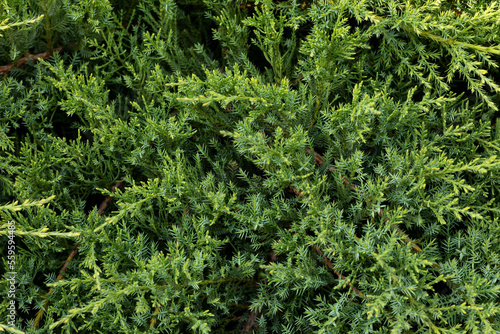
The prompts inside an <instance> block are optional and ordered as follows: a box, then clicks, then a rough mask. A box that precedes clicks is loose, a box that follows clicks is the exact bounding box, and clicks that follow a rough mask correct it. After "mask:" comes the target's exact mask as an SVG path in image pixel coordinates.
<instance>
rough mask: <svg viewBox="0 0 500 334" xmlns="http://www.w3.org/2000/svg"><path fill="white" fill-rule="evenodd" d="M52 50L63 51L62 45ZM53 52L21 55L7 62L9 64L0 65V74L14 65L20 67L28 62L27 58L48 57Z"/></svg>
mask: <svg viewBox="0 0 500 334" xmlns="http://www.w3.org/2000/svg"><path fill="white" fill-rule="evenodd" d="M53 52H59V53H62V52H64V48H63V47H62V46H59V47H57V48H55V49H54V50H53ZM53 52H42V53H36V54H27V55H26V56H25V57H22V58H21V59H19V60H18V61H16V62H15V63H12V64H9V65H4V66H0V74H6V73H9V71H10V70H11V69H13V68H14V67H21V66H23V65H24V64H26V63H27V62H28V60H31V61H38V60H39V59H48V58H50V57H51V56H52V54H53Z"/></svg>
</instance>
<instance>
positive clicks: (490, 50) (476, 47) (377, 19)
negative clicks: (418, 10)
mask: <svg viewBox="0 0 500 334" xmlns="http://www.w3.org/2000/svg"><path fill="white" fill-rule="evenodd" d="M369 18H370V19H371V20H372V21H373V22H375V23H380V21H382V20H383V19H384V17H382V16H379V15H375V14H373V15H370V16H369ZM402 28H403V30H405V31H406V32H409V33H413V34H416V35H422V36H424V37H427V38H429V39H432V40H433V41H436V42H439V43H444V44H449V45H456V46H461V47H467V48H470V49H474V50H477V51H482V52H487V53H493V54H497V55H500V49H498V48H493V47H486V46H481V45H475V44H469V43H463V42H459V41H456V40H454V39H451V38H443V37H441V36H437V35H434V34H432V33H430V32H428V31H418V30H415V29H413V28H411V27H408V26H406V25H402Z"/></svg>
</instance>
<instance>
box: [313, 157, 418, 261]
mask: <svg viewBox="0 0 500 334" xmlns="http://www.w3.org/2000/svg"><path fill="white" fill-rule="evenodd" d="M306 151H307V153H308V154H309V155H310V154H311V149H310V148H309V147H306ZM313 152H314V150H313ZM314 158H315V160H316V163H317V164H318V165H320V166H321V165H323V163H324V161H325V160H324V159H323V157H322V156H321V155H320V154H318V153H316V152H314ZM328 170H329V171H330V172H333V171H334V170H335V167H334V166H331V167H330V168H329V169H328ZM341 177H342V181H343V182H344V185H346V186H347V185H348V184H349V181H348V180H347V179H346V177H345V176H344V175H342V176H341ZM351 189H352V190H353V191H356V189H357V188H356V185H355V184H351ZM377 214H378V215H379V216H380V217H383V209H382V210H380V212H378V213H377ZM388 220H389V218H386V221H388ZM396 230H397V231H398V233H399V234H401V236H402V237H403V239H405V241H406V242H408V243H409V244H411V246H412V248H413V249H414V250H415V251H417V252H421V251H422V249H421V248H420V247H419V246H418V245H417V244H416V243H415V242H413V241H412V240H411V239H410V238H409V237H408V236H407V235H406V234H404V232H403V231H402V230H401V229H400V228H399V226H396Z"/></svg>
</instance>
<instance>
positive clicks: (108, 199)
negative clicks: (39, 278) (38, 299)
mask: <svg viewBox="0 0 500 334" xmlns="http://www.w3.org/2000/svg"><path fill="white" fill-rule="evenodd" d="M122 185H123V181H119V182H117V183H116V184H115V185H114V186H113V188H112V190H111V192H112V193H114V192H115V191H116V189H117V188H120V187H121V186H122ZM54 197H55V196H54ZM112 200H113V196H111V195H108V196H106V198H105V199H104V200H103V201H102V203H101V205H99V209H98V211H97V214H98V215H99V216H102V215H104V211H105V210H106V208H107V207H108V205H109V204H110V203H111V201H112ZM78 247H80V244H76V246H75V248H74V249H73V250H72V251H71V253H70V254H69V256H68V258H67V259H66V261H64V264H63V266H62V268H61V271H60V272H59V275H57V278H56V280H57V281H60V280H62V279H63V278H64V273H65V272H66V270H67V269H68V264H69V263H70V262H71V261H72V260H73V258H74V257H75V256H76V254H77V253H78ZM52 291H53V289H52V288H50V289H49V292H48V293H47V294H46V295H45V297H46V298H47V299H45V302H44V303H43V306H42V307H41V308H40V309H39V310H38V312H37V313H36V317H35V321H34V322H33V329H36V328H38V325H39V324H40V321H41V320H42V318H43V314H44V312H45V310H46V309H47V306H48V305H49V299H48V296H50V294H51V293H52Z"/></svg>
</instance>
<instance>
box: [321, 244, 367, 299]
mask: <svg viewBox="0 0 500 334" xmlns="http://www.w3.org/2000/svg"><path fill="white" fill-rule="evenodd" d="M313 248H314V250H315V251H316V253H318V255H319V256H323V251H321V249H319V247H318V246H316V245H313ZM323 262H324V263H325V264H326V265H327V266H328V268H330V269H331V270H333V272H334V273H335V274H336V275H337V276H338V277H339V280H345V279H346V278H345V276H344V275H342V273H341V272H339V271H338V270H337V269H335V266H334V265H333V263H332V262H331V261H330V260H329V259H328V258H327V257H326V256H323ZM347 284H349V287H350V288H351V289H352V290H353V291H354V292H356V294H357V295H358V296H360V297H361V298H365V295H364V294H363V293H362V292H361V291H359V290H358V289H357V288H356V287H355V286H353V285H352V284H351V283H350V282H348V283H347Z"/></svg>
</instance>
